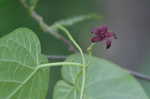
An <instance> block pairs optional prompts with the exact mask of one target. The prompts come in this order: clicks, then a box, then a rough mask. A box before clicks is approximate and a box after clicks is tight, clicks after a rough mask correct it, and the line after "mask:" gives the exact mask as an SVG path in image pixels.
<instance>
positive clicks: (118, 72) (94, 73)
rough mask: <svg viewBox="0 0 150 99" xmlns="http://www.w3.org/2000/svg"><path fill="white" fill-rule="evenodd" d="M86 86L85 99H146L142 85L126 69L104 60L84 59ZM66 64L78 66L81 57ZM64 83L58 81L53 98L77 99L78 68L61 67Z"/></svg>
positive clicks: (79, 79) (71, 58)
mask: <svg viewBox="0 0 150 99" xmlns="http://www.w3.org/2000/svg"><path fill="white" fill-rule="evenodd" d="M85 58H86V64H87V65H88V66H87V69H86V72H87V73H86V84H85V95H84V99H149V98H148V97H147V95H146V94H145V92H144V90H143V88H142V87H141V85H140V84H139V83H138V82H137V81H136V80H135V79H134V78H133V77H132V76H131V75H130V74H129V73H128V72H126V71H125V70H123V69H121V68H120V67H118V66H117V65H116V64H113V63H111V62H108V61H106V60H103V59H99V58H95V57H92V56H86V57H85ZM66 61H69V62H78V63H81V56H79V55H73V56H71V57H69V58H68V59H67V60H66ZM62 76H63V80H61V81H58V83H57V84H56V86H55V90H54V99H79V95H80V89H81V81H82V79H81V77H82V73H81V68H79V67H70V66H68V67H66V66H64V67H63V68H62Z"/></svg>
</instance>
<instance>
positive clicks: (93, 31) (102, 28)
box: [91, 25, 108, 35]
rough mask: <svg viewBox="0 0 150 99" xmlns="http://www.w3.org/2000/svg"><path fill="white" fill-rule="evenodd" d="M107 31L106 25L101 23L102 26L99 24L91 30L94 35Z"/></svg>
mask: <svg viewBox="0 0 150 99" xmlns="http://www.w3.org/2000/svg"><path fill="white" fill-rule="evenodd" d="M107 31H108V27H107V26H105V25H103V26H100V27H97V28H95V29H93V30H92V31H91V33H93V34H95V35H101V34H104V33H106V32H107Z"/></svg>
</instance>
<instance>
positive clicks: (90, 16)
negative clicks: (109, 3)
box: [51, 14, 101, 29]
mask: <svg viewBox="0 0 150 99" xmlns="http://www.w3.org/2000/svg"><path fill="white" fill-rule="evenodd" d="M94 18H101V16H98V15H95V14H88V15H80V16H75V17H72V18H68V19H64V20H60V21H57V22H55V23H54V25H52V26H51V28H52V29H54V28H57V24H59V25H63V26H72V25H74V24H76V23H79V22H82V21H85V20H89V19H94Z"/></svg>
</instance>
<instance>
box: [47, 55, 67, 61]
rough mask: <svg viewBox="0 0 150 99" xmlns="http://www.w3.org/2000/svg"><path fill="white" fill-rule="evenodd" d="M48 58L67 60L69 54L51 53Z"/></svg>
mask: <svg viewBox="0 0 150 99" xmlns="http://www.w3.org/2000/svg"><path fill="white" fill-rule="evenodd" d="M47 58H48V60H65V59H66V58H67V56H62V55H59V56H57V55H49V56H47Z"/></svg>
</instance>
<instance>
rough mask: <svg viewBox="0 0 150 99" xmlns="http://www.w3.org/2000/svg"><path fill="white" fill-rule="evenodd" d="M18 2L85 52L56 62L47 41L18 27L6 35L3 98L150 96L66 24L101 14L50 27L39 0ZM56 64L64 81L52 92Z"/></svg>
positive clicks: (46, 28)
mask: <svg viewBox="0 0 150 99" xmlns="http://www.w3.org/2000/svg"><path fill="white" fill-rule="evenodd" d="M7 1H8V0H7ZM18 1H21V2H20V4H22V5H23V6H24V7H25V8H26V9H27V11H28V12H29V15H30V16H31V17H32V18H33V19H34V20H35V21H36V22H37V23H38V25H39V27H40V28H41V30H43V32H48V33H49V34H51V36H53V37H56V39H58V40H60V41H61V40H63V41H64V43H66V45H69V46H70V44H71V46H75V51H76V50H77V51H78V52H79V53H77V52H74V55H71V56H70V55H69V57H67V59H66V60H65V61H62V62H54V63H52V62H51V61H50V62H48V58H47V55H43V53H42V52H43V51H42V49H43V45H42V44H41V43H40V40H39V37H37V35H36V34H35V33H34V32H33V31H32V30H30V29H28V28H18V29H16V30H14V31H13V32H11V33H8V35H6V36H3V37H1V38H0V52H1V53H0V99H45V98H46V96H47V94H48V93H51V94H53V99H100V98H102V99H149V97H148V96H147V95H146V94H145V92H144V90H143V88H142V87H141V85H140V84H139V82H138V81H137V80H136V79H134V77H132V75H130V74H129V73H128V72H127V71H125V70H124V69H122V68H120V67H119V66H118V65H116V64H114V63H111V62H109V61H107V60H104V59H101V58H96V57H95V56H92V54H91V51H92V48H91V49H90V50H88V51H89V53H90V55H87V53H86V52H83V49H81V46H80V45H79V44H78V43H77V42H76V40H75V39H74V38H73V37H72V35H71V33H70V32H69V30H68V29H67V28H66V27H69V26H72V25H74V24H76V23H80V22H82V21H85V20H89V19H93V18H98V17H99V16H97V15H95V14H88V15H80V16H75V17H72V18H68V19H62V20H60V21H56V22H54V24H52V25H48V24H47V22H45V20H44V19H43V17H42V16H40V15H39V14H38V13H37V12H36V11H35V8H36V5H37V3H38V2H39V0H18ZM2 3H5V1H4V0H2V1H1V2H0V4H2ZM99 18H101V17H99ZM59 30H61V32H64V33H65V34H66V36H67V37H68V39H67V38H66V36H64V35H62V34H60V33H59V32H60V31H59ZM41 46H42V47H41ZM68 52H69V51H68ZM54 66H63V67H62V68H61V76H62V79H61V80H59V81H57V83H55V85H54V87H55V88H54V90H53V89H51V90H53V91H52V92H48V88H49V89H50V88H51V87H50V85H48V84H49V82H53V79H51V78H50V75H49V74H50V71H49V68H51V67H54ZM53 72H54V73H55V71H53ZM56 75H57V74H56ZM56 75H55V74H54V75H53V76H54V77H56ZM54 77H53V78H54Z"/></svg>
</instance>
